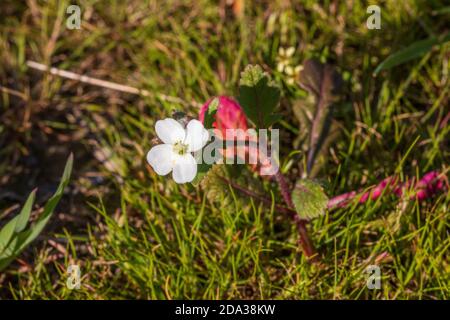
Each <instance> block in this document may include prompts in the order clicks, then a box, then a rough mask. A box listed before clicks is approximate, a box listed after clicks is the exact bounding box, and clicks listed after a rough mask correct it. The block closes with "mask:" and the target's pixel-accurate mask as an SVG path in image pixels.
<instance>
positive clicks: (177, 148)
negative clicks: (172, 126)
mask: <svg viewBox="0 0 450 320" xmlns="http://www.w3.org/2000/svg"><path fill="white" fill-rule="evenodd" d="M187 150H188V145H187V144H183V143H182V142H181V141H178V142H175V143H174V145H173V152H175V153H177V154H179V155H180V156H182V155H184V154H186V153H187Z"/></svg>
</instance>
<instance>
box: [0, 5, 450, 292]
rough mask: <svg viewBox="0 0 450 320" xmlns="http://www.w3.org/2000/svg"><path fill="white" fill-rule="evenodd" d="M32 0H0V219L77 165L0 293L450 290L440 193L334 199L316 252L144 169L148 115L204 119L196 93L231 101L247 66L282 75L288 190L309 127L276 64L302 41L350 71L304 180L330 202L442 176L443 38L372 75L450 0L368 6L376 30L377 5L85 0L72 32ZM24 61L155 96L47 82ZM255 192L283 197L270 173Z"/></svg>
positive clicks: (433, 29)
mask: <svg viewBox="0 0 450 320" xmlns="http://www.w3.org/2000/svg"><path fill="white" fill-rule="evenodd" d="M29 3H32V4H35V7H29V8H28V7H27V6H26V5H25V4H19V3H16V2H15V1H6V2H2V4H0V10H1V12H2V15H3V12H6V17H5V18H4V19H2V20H1V22H0V85H1V86H2V87H6V88H9V89H12V90H14V92H15V95H14V94H7V93H5V92H3V93H2V95H1V97H0V110H1V112H0V118H1V122H0V190H1V191H0V209H1V210H0V212H2V213H1V214H0V225H2V224H3V222H4V221H7V220H9V217H11V216H12V215H13V214H15V213H16V212H17V211H18V210H19V206H17V205H18V204H23V202H24V199H25V197H26V195H27V194H28V193H29V192H30V191H31V190H32V189H33V188H34V187H39V192H40V193H38V196H37V202H38V203H39V204H42V203H45V200H46V199H47V197H48V194H49V192H47V191H46V190H48V189H52V188H54V185H55V183H57V180H58V177H59V174H60V172H62V171H61V168H62V166H63V165H64V161H65V159H66V158H67V155H68V154H69V153H70V152H71V151H72V152H74V155H75V161H74V173H73V178H72V182H71V184H70V185H69V187H68V191H67V192H66V194H65V196H64V197H63V198H64V199H63V200H64V201H63V203H62V204H61V205H60V206H59V207H58V208H57V210H56V212H55V214H54V216H53V218H52V221H50V226H49V227H48V228H46V229H45V230H44V232H43V233H42V234H41V236H40V237H39V238H38V241H36V242H34V244H33V245H32V246H31V247H30V248H29V249H28V250H27V251H26V252H25V253H23V254H22V255H21V256H20V259H19V260H17V261H16V262H15V263H13V264H11V265H10V266H9V268H8V269H6V270H5V271H4V272H3V273H2V274H0V298H14V299H123V298H129V299H135V298H141V299H179V298H187V299H192V298H198V299H237V298H243V299H253V298H258V299H272V298H274V299H449V298H450V265H449V252H450V251H449V247H450V237H449V226H450V219H449V195H448V193H443V194H442V193H441V194H439V195H437V196H435V197H434V198H431V199H428V200H427V201H425V202H422V203H418V202H415V201H408V200H399V199H398V198H396V197H393V196H385V197H382V198H381V199H378V200H377V201H370V202H367V203H365V204H363V205H357V204H355V205H351V206H349V207H347V208H342V209H338V210H333V211H330V212H327V214H326V215H325V216H323V217H321V218H318V219H315V220H313V221H312V223H310V224H309V225H308V230H309V233H310V236H311V238H312V241H313V243H314V245H315V246H316V248H317V250H318V252H319V254H320V257H321V259H320V262H319V263H310V262H308V261H307V260H306V259H305V257H304V256H303V255H302V252H301V249H300V248H299V246H298V243H297V240H298V235H297V234H296V228H295V226H294V225H293V224H292V223H291V221H290V220H289V218H288V217H286V216H285V215H284V214H281V213H279V212H276V211H275V210H274V209H273V208H270V206H267V205H265V206H263V205H260V204H259V203H258V202H256V201H253V200H252V199H248V198H247V199H246V201H242V200H241V199H240V197H239V191H237V190H234V189H231V188H230V190H229V192H228V193H229V195H231V197H228V199H227V201H225V200H224V201H214V200H213V199H211V198H209V197H207V196H206V193H205V192H204V190H202V189H201V188H200V187H193V186H191V185H176V184H175V183H174V182H173V181H172V179H170V178H166V177H159V176H157V175H156V174H155V173H154V172H153V171H152V170H151V168H150V167H149V166H148V165H147V164H146V162H145V154H146V152H147V151H148V150H149V149H150V147H151V140H152V139H153V138H154V136H155V132H154V123H155V122H156V121H157V120H158V119H161V118H163V117H167V116H170V115H171V113H172V110H173V109H179V110H183V111H185V112H187V113H189V114H191V115H192V116H194V117H196V116H197V114H198V107H196V105H195V104H193V103H192V102H196V103H197V104H198V103H203V102H204V101H206V100H207V99H208V98H210V97H211V96H214V95H218V94H227V95H236V94H237V87H238V80H239V74H240V72H241V71H242V70H243V69H244V67H245V66H246V65H247V64H248V63H257V64H260V65H261V66H263V68H265V69H266V70H267V71H269V72H271V73H272V74H273V75H274V77H275V79H277V81H278V82H279V83H280V85H282V87H283V97H282V103H281V107H280V111H281V113H282V115H283V121H282V122H281V124H279V125H278V127H279V128H280V129H281V138H282V140H281V158H282V161H283V163H284V164H285V167H284V168H283V171H285V172H286V175H287V177H288V178H289V181H290V183H291V184H292V185H293V183H294V182H295V180H296V178H298V177H299V175H300V172H301V171H303V169H304V166H305V158H306V157H305V153H304V150H302V143H301V135H302V133H304V132H305V130H308V128H304V127H301V126H300V125H299V121H298V120H297V118H296V116H295V114H296V113H295V108H299V107H300V106H301V105H302V103H303V102H304V101H305V100H306V99H307V97H306V94H305V92H304V91H303V90H301V89H300V88H299V87H298V86H297V85H288V84H287V83H286V82H285V80H286V76H285V75H283V74H280V73H279V72H277V71H276V59H277V54H278V48H279V47H280V46H282V47H289V46H295V47H296V48H297V50H296V53H295V54H294V57H293V59H294V63H295V64H301V63H302V61H304V59H306V58H310V57H316V58H319V59H320V60H321V61H323V62H327V63H330V64H332V65H334V66H336V67H337V69H338V70H339V71H340V72H341V74H343V76H344V79H345V80H346V82H345V89H344V91H345V92H344V96H343V97H342V99H341V101H340V103H339V104H338V106H337V108H336V109H335V110H334V116H335V119H336V125H337V127H338V134H339V136H338V138H337V139H336V140H335V142H334V143H333V144H332V145H331V146H330V148H329V149H330V150H329V151H330V152H328V154H327V155H326V156H323V157H322V158H321V159H320V162H321V165H320V169H319V170H318V172H317V174H316V177H315V178H316V179H317V180H318V181H320V182H321V183H322V184H323V185H325V186H326V191H327V194H328V195H329V196H333V195H338V194H341V193H344V192H347V191H351V190H355V189H359V188H365V187H368V186H370V185H372V184H374V183H376V182H377V181H379V180H380V179H382V178H385V177H387V176H390V175H392V174H396V173H397V174H399V175H400V176H401V177H402V178H403V179H406V177H415V176H418V177H420V176H421V175H422V174H423V173H425V172H427V171H430V170H441V171H442V170H445V169H446V166H447V165H448V163H449V148H448V145H449V141H448V136H449V131H450V126H449V125H448V124H446V125H444V126H441V125H440V124H441V123H442V120H443V119H444V118H445V116H446V115H447V114H448V112H449V109H448V106H449V92H448V88H449V78H448V77H449V64H448V59H449V45H448V43H447V44H446V45H443V46H441V47H439V48H435V49H434V50H433V51H432V52H430V53H428V54H426V55H424V56H423V57H421V58H418V59H416V60H413V61H411V62H409V63H407V64H404V65H400V66H397V67H395V68H393V69H391V70H389V71H384V72H381V73H380V74H379V75H378V76H377V77H376V78H374V77H373V76H372V73H373V71H374V70H375V68H376V67H377V65H378V64H379V63H380V62H381V61H382V60H383V59H385V58H386V57H387V56H388V55H389V54H391V53H392V52H395V51H397V50H399V49H401V48H404V47H406V46H408V45H409V44H411V43H413V42H415V41H417V40H421V39H425V38H427V37H430V36H432V35H440V34H443V33H445V32H448V31H449V30H448V25H446V24H447V22H448V18H449V16H448V12H447V13H446V11H445V10H443V9H444V8H445V7H444V1H440V0H434V1H425V0H423V1H420V0H403V1H397V0H385V1H378V2H377V4H378V5H380V7H381V8H382V18H383V21H382V29H381V30H367V29H366V27H365V21H366V19H367V16H368V15H367V14H366V11H365V10H366V8H367V6H368V5H369V3H370V4H371V3H372V2H370V1H350V0H347V1H325V0H324V1H320V2H318V1H313V0H305V1H301V2H300V3H299V1H292V3H291V5H289V6H288V5H286V2H285V1H279V2H277V1H267V2H265V3H262V4H261V3H260V2H258V4H256V3H254V2H253V1H247V3H246V9H245V16H244V17H243V18H242V20H241V21H239V20H238V19H236V18H234V17H233V16H232V14H231V13H230V12H229V9H227V12H226V13H227V14H226V15H225V16H222V15H221V14H220V10H219V5H218V3H216V2H213V1H178V0H174V1H148V2H147V1H127V2H125V1H102V2H100V1H80V2H79V3H80V5H81V8H82V12H83V15H84V18H83V22H82V30H66V29H65V27H64V25H65V22H64V21H65V20H64V19H65V15H64V12H65V8H66V6H67V4H68V3H69V2H67V1H66V2H64V1H47V2H45V1H30V2H29ZM334 4H337V6H335V5H334ZM351 4H352V5H351ZM447 11H448V10H447ZM58 16H59V17H60V18H59V19H58ZM58 26H60V29H59V31H58V28H59V27H58ZM55 27H56V31H55V32H54V30H55ZM52 33H53V37H52ZM27 59H30V60H34V61H38V62H42V63H50V62H51V64H52V65H54V66H57V67H59V68H61V69H68V70H71V71H74V72H77V73H80V74H86V75H90V76H93V77H98V78H102V79H106V80H110V81H114V82H118V83H122V84H128V85H131V86H135V87H138V88H143V89H146V90H149V91H150V92H151V93H152V94H151V95H150V96H149V97H138V96H133V95H128V94H123V93H120V92H115V91H111V90H107V89H102V88H98V87H95V86H90V85H86V84H81V83H78V82H74V81H69V80H64V79H61V78H58V77H52V76H48V75H43V74H42V73H38V72H36V71H33V70H31V69H27V68H26V65H25V61H26V60H27ZM18 93H20V94H18ZM161 94H163V95H169V96H174V97H179V98H181V99H182V100H183V101H185V102H186V103H184V104H177V103H171V102H168V101H166V100H165V99H162V98H161ZM20 95H22V96H21V97H19V96H20ZM298 137H300V138H298ZM299 139H300V140H299ZM293 151H299V152H293ZM252 179H259V178H257V177H252ZM262 187H263V188H264V191H265V194H266V195H267V196H268V197H272V198H273V199H274V201H275V202H276V203H279V204H282V201H281V199H282V198H281V196H280V194H279V191H278V189H277V187H276V185H275V184H274V183H272V182H270V181H263V186H262ZM230 199H231V200H230ZM39 208H40V206H39V205H38V206H35V208H34V209H35V213H34V216H35V217H36V215H37V214H38V213H39V212H40V211H39ZM70 264H78V265H80V266H81V272H82V285H81V288H80V289H79V290H69V289H67V287H66V280H67V273H66V270H67V268H68V265H70ZM370 264H377V265H379V266H380V268H381V272H382V288H381V289H380V290H369V289H367V287H366V277H365V273H364V271H365V268H366V267H367V266H368V265H370Z"/></svg>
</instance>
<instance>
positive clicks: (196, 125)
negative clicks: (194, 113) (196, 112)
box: [184, 119, 209, 152]
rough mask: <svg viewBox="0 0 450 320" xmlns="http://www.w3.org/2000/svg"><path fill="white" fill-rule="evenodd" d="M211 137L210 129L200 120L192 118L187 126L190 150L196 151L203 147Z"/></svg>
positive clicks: (187, 141)
mask: <svg viewBox="0 0 450 320" xmlns="http://www.w3.org/2000/svg"><path fill="white" fill-rule="evenodd" d="M208 139H209V133H208V130H206V129H205V127H203V124H202V123H201V122H200V121H198V120H195V119H193V120H191V121H189V123H188V124H187V126H186V140H184V143H185V144H187V145H188V146H189V147H188V151H189V152H195V151H198V150H200V149H201V148H203V147H204V146H205V144H206V142H207V141H208Z"/></svg>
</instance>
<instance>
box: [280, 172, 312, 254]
mask: <svg viewBox="0 0 450 320" xmlns="http://www.w3.org/2000/svg"><path fill="white" fill-rule="evenodd" d="M275 180H276V181H277V183H278V186H279V187H280V192H281V195H282V196H283V199H284V202H286V204H287V205H288V207H290V208H293V207H294V203H293V202H292V198H291V193H290V190H289V186H288V184H287V182H286V179H285V178H284V176H283V174H282V173H281V171H280V170H278V171H277V173H276V174H275ZM291 216H292V218H293V219H294V222H295V223H296V225H297V228H298V232H299V235H300V245H301V246H302V249H303V252H304V253H305V255H306V257H308V258H309V257H312V256H314V255H315V254H316V252H315V249H314V246H313V245H312V242H311V240H310V239H309V236H308V230H307V229H306V221H305V220H302V219H300V217H299V216H298V214H297V213H296V212H294V214H291Z"/></svg>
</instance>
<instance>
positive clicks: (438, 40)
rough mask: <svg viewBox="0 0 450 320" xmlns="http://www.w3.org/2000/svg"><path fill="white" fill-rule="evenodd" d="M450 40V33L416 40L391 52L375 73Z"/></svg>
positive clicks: (418, 55)
mask: <svg viewBox="0 0 450 320" xmlns="http://www.w3.org/2000/svg"><path fill="white" fill-rule="evenodd" d="M447 41H450V34H447V35H445V36H443V37H431V38H428V39H425V40H420V41H417V42H414V43H413V44H411V45H409V46H408V47H406V48H404V49H402V50H400V51H397V52H396V53H393V54H391V55H390V56H389V57H387V58H386V59H385V60H384V61H383V62H381V63H380V64H379V65H378V67H377V68H376V69H375V71H374V75H377V74H378V73H380V72H381V71H383V70H387V69H390V68H393V67H395V66H398V65H400V64H403V63H405V62H408V61H410V60H413V59H416V58H419V57H421V56H423V55H424V54H426V53H428V52H429V51H431V49H433V47H434V46H435V45H442V44H443V43H445V42H447Z"/></svg>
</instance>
